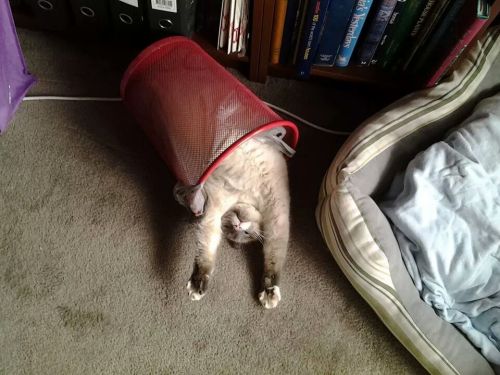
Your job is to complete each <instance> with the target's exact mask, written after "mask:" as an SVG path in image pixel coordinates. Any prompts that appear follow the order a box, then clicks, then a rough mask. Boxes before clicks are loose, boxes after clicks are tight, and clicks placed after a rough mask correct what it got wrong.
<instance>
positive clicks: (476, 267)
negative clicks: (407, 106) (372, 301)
mask: <svg viewBox="0 0 500 375" xmlns="http://www.w3.org/2000/svg"><path fill="white" fill-rule="evenodd" d="M380 206H381V209H382V210H383V211H384V213H385V214H386V215H387V216H388V217H389V219H390V220H391V221H392V223H393V229H394V233H395V235H396V238H397V240H398V242H399V246H400V248H401V253H402V256H403V259H404V261H405V264H406V267H407V268H408V271H409V273H410V275H411V277H412V278H413V280H414V282H415V285H416V287H417V289H418V290H419V291H420V294H421V297H422V299H423V300H424V301H425V302H427V303H428V304H429V305H431V306H432V307H433V308H434V309H435V311H436V312H437V314H439V315H440V316H441V317H442V318H443V319H445V320H447V321H448V322H450V323H453V324H455V326H456V327H457V328H459V329H460V330H461V331H462V332H463V333H464V334H465V335H466V336H467V337H468V338H469V340H470V341H471V342H472V343H473V344H474V345H475V346H476V347H478V348H479V349H480V350H481V352H482V353H483V355H484V356H485V357H486V358H487V359H488V360H489V361H490V362H492V363H494V364H497V365H498V364H500V93H499V94H497V95H495V96H493V97H491V98H488V99H486V100H483V101H482V102H481V103H480V104H479V105H478V106H477V107H476V109H475V110H474V112H473V114H472V115H471V117H469V118H468V119H467V120H466V121H465V122H464V123H463V124H462V125H461V126H460V127H459V128H458V129H456V130H454V131H453V132H452V133H450V134H449V136H448V137H447V138H446V140H445V141H442V142H438V143H436V144H434V145H432V146H431V147H430V148H428V149H427V150H425V151H424V152H422V153H420V154H418V155H417V156H416V157H415V159H414V160H413V161H412V162H410V164H409V165H408V167H407V169H406V171H405V172H404V174H403V175H401V176H399V177H398V178H397V179H396V180H395V181H394V183H393V186H392V187H391V191H390V192H389V196H388V198H387V201H386V202H384V203H382V204H381V205H380Z"/></svg>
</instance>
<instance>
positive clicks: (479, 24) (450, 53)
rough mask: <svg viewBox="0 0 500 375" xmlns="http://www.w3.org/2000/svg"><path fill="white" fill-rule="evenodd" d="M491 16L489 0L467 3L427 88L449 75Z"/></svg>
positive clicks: (428, 81)
mask: <svg viewBox="0 0 500 375" xmlns="http://www.w3.org/2000/svg"><path fill="white" fill-rule="evenodd" d="M489 16H490V4H489V3H488V1H487V0H477V1H469V2H468V3H466V5H465V6H464V8H463V9H462V12H461V14H460V16H459V20H458V22H457V30H455V31H454V32H453V34H454V37H453V38H452V41H451V43H450V45H449V46H448V48H446V49H445V51H444V53H443V56H442V57H441V58H440V59H438V63H437V65H436V66H435V67H434V71H433V72H432V74H431V76H430V78H429V79H428V80H427V81H426V83H425V87H432V86H435V85H437V84H438V83H439V81H440V80H441V79H442V78H443V77H444V76H445V75H446V74H447V72H448V71H449V70H450V68H451V67H452V66H453V64H454V63H455V61H457V59H458V58H459V57H460V55H461V54H462V52H463V51H464V50H465V49H466V48H467V46H468V45H469V44H470V43H471V42H472V40H474V38H475V37H476V35H477V34H478V33H479V32H480V31H481V29H482V28H483V26H484V25H485V23H486V22H487V21H488V18H489Z"/></svg>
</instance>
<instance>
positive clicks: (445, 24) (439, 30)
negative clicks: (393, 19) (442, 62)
mask: <svg viewBox="0 0 500 375" xmlns="http://www.w3.org/2000/svg"><path fill="white" fill-rule="evenodd" d="M464 4H465V0H454V2H452V3H450V6H449V9H447V11H446V13H445V14H444V15H443V16H442V18H441V20H439V22H438V25H437V27H436V29H435V30H434V32H433V33H432V37H431V38H429V40H428V41H427V43H426V45H425V47H424V48H422V50H421V53H420V54H419V56H418V58H417V59H416V60H415V61H414V62H413V63H412V65H411V67H410V72H411V73H412V74H417V73H419V72H420V71H422V70H424V69H425V65H426V64H427V62H428V61H429V60H430V59H433V58H435V57H437V55H438V54H439V51H438V49H439V48H438V47H439V46H440V42H441V41H442V39H443V38H444V37H445V34H446V33H448V32H449V30H450V27H451V25H452V23H454V22H455V20H456V17H457V16H458V14H459V12H460V10H461V9H462V7H463V6H464Z"/></svg>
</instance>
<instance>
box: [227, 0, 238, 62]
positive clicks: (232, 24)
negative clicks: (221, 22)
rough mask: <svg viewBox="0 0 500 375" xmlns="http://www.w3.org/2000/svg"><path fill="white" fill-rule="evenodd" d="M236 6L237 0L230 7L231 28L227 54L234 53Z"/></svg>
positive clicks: (228, 34) (228, 35)
mask: <svg viewBox="0 0 500 375" xmlns="http://www.w3.org/2000/svg"><path fill="white" fill-rule="evenodd" d="M235 6H236V0H231V4H230V7H229V26H228V28H227V48H226V51H227V54H230V53H231V52H232V48H233V35H234V11H235Z"/></svg>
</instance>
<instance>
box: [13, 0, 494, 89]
mask: <svg viewBox="0 0 500 375" xmlns="http://www.w3.org/2000/svg"><path fill="white" fill-rule="evenodd" d="M198 1H204V0H198ZM276 2H277V1H276V0H253V1H252V3H251V4H252V5H251V9H250V21H249V23H250V44H249V46H248V49H247V55H248V56H238V54H236V53H233V54H227V53H226V52H225V51H221V50H218V49H217V48H216V45H215V44H216V43H215V42H214V41H213V40H211V38H210V37H207V35H205V34H204V32H203V31H201V32H195V33H194V34H193V39H194V40H195V41H196V42H197V43H198V44H199V45H200V46H201V47H202V48H203V49H204V50H205V51H207V53H208V54H210V55H211V56H212V57H213V58H214V59H215V60H217V61H218V62H219V63H220V64H222V65H223V66H226V67H231V68H235V69H238V70H240V71H241V72H243V73H244V74H245V75H246V76H247V77H248V78H249V79H250V80H251V81H254V82H265V81H266V79H267V77H268V76H277V77H285V78H296V73H295V69H294V67H292V66H283V65H280V64H271V63H270V51H271V39H272V28H273V22H274V17H275V15H274V12H275V5H276ZM499 13H500V0H496V1H494V3H493V4H492V7H491V13H490V18H489V19H488V21H487V22H486V23H485V24H484V26H483V27H482V29H481V32H480V33H479V34H478V36H477V38H479V37H480V36H481V35H482V33H483V32H484V31H485V30H486V29H487V28H488V27H489V26H490V25H491V23H492V22H495V20H496V21H498V18H499V17H498V15H499ZM14 18H15V21H16V25H17V26H20V27H25V28H37V27H36V24H35V23H34V22H33V19H32V17H30V15H29V12H28V13H27V12H26V11H23V8H20V9H14ZM139 44H141V45H142V46H143V47H144V46H145V45H147V44H148V42H147V41H146V40H142V41H141V42H140V43H139ZM463 55H464V54H462V56H463ZM311 77H312V78H317V79H331V80H338V81H344V82H353V83H365V84H371V85H376V86H379V87H386V88H391V87H399V88H401V87H403V86H404V87H405V88H406V89H409V88H415V87H419V84H421V82H415V79H414V78H409V77H406V76H404V75H402V74H400V73H390V72H387V71H384V70H381V69H379V68H376V67H358V66H348V67H346V68H337V67H313V68H312V70H311Z"/></svg>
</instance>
